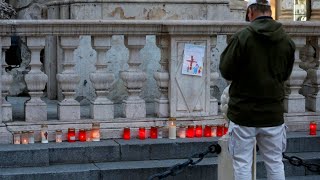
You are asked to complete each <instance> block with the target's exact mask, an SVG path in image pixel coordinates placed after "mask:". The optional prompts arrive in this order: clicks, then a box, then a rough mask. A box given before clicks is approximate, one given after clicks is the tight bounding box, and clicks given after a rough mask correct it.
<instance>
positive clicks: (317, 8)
mask: <svg viewBox="0 0 320 180" xmlns="http://www.w3.org/2000/svg"><path fill="white" fill-rule="evenodd" d="M310 21H320V1H318V0H311V16H310Z"/></svg>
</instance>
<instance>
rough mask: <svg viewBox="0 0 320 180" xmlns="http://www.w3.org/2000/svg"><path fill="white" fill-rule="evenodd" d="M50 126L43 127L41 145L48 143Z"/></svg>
mask: <svg viewBox="0 0 320 180" xmlns="http://www.w3.org/2000/svg"><path fill="white" fill-rule="evenodd" d="M48 135H49V134H48V125H45V124H44V125H42V126H41V143H48Z"/></svg>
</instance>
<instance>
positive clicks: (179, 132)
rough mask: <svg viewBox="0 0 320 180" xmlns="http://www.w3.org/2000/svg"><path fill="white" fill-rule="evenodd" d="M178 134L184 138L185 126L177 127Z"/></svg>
mask: <svg viewBox="0 0 320 180" xmlns="http://www.w3.org/2000/svg"><path fill="white" fill-rule="evenodd" d="M178 136H179V138H186V127H185V126H180V127H179V130H178Z"/></svg>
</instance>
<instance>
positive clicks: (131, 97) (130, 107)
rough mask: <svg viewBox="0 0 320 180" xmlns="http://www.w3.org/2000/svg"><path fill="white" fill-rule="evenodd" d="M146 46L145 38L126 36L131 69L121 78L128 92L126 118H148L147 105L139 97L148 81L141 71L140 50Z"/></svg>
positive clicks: (125, 106)
mask: <svg viewBox="0 0 320 180" xmlns="http://www.w3.org/2000/svg"><path fill="white" fill-rule="evenodd" d="M145 44H146V37H145V36H136V35H130V36H125V46H126V47H127V48H128V49H129V60H128V65H129V68H128V70H126V71H122V72H120V77H121V78H122V80H123V82H124V86H125V87H126V88H127V91H128V97H127V99H126V100H124V101H123V108H124V115H125V117H126V118H143V117H146V103H145V101H144V100H143V99H142V98H141V97H139V94H140V92H141V89H142V87H143V86H144V83H145V81H146V80H147V75H146V73H145V72H143V71H141V70H140V69H139V66H140V64H141V58H140V50H141V49H142V48H143V47H144V45H145Z"/></svg>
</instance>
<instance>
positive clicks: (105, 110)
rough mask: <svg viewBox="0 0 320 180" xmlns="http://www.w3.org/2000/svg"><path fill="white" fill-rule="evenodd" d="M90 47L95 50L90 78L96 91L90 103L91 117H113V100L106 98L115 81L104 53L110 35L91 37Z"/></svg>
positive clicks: (109, 45) (109, 41) (100, 118)
mask: <svg viewBox="0 0 320 180" xmlns="http://www.w3.org/2000/svg"><path fill="white" fill-rule="evenodd" d="M92 47H93V48H94V49H95V50H96V51H97V62H96V69H97V70H96V71H95V72H93V73H91V74H90V80H91V82H92V85H93V87H94V88H95V92H96V95H97V97H96V99H95V100H94V101H92V102H91V104H90V114H91V118H93V119H98V120H105V119H113V118H114V106H113V102H112V101H110V100H109V99H108V98H107V95H108V94H109V90H110V88H111V87H112V85H113V83H114V82H115V76H114V74H113V73H111V72H107V63H106V61H105V58H106V53H107V51H108V50H109V49H110V48H111V36H106V37H93V45H92Z"/></svg>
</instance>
